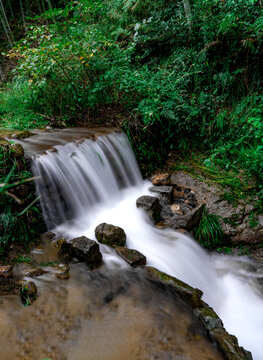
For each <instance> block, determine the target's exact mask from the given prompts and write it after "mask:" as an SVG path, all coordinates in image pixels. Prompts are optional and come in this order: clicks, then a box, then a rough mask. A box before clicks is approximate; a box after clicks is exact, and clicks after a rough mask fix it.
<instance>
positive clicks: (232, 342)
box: [210, 328, 253, 360]
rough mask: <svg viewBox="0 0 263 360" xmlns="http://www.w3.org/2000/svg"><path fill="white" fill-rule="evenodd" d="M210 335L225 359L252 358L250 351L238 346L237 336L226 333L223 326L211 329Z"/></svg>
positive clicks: (242, 359) (244, 359) (247, 359)
mask: <svg viewBox="0 0 263 360" xmlns="http://www.w3.org/2000/svg"><path fill="white" fill-rule="evenodd" d="M210 336H211V338H212V339H213V340H214V341H215V342H216V345H217V347H218V349H219V350H220V351H221V352H222V353H223V355H224V357H225V358H226V359H227V360H253V359H252V355H251V353H250V352H249V351H247V350H245V349H243V348H242V347H240V346H239V345H238V341H237V338H236V337H235V336H233V335H230V334H228V333H227V332H226V330H225V329H224V328H216V329H213V330H211V331H210Z"/></svg>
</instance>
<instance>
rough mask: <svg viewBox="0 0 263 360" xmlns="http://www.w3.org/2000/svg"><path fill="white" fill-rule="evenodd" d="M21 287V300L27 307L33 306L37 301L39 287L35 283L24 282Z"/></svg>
mask: <svg viewBox="0 0 263 360" xmlns="http://www.w3.org/2000/svg"><path fill="white" fill-rule="evenodd" d="M19 285H20V298H21V301H22V303H23V304H24V305H25V306H28V305H31V304H32V303H33V302H34V301H35V300H36V299H37V287H36V284H35V283H34V282H33V281H26V280H22V281H20V282H19Z"/></svg>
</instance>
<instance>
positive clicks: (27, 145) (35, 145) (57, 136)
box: [0, 127, 118, 156]
mask: <svg viewBox="0 0 263 360" xmlns="http://www.w3.org/2000/svg"><path fill="white" fill-rule="evenodd" d="M114 131H118V129H117V128H104V127H98V128H83V127H76V128H66V129H51V130H39V129H35V130H30V133H32V134H33V136H30V137H27V138H25V139H21V140H19V139H16V138H13V137H12V134H10V132H6V134H4V133H3V134H2V137H4V138H5V139H9V140H11V141H14V142H16V143H19V144H21V145H22V146H23V148H24V150H25V153H26V154H27V155H29V156H34V155H37V154H42V153H44V152H45V151H46V150H50V149H52V148H53V147H54V146H56V145H65V144H67V143H69V142H73V141H77V142H81V141H83V140H85V139H87V138H91V139H96V138H97V137H98V136H99V135H105V134H109V133H111V132H114ZM0 135H1V133H0Z"/></svg>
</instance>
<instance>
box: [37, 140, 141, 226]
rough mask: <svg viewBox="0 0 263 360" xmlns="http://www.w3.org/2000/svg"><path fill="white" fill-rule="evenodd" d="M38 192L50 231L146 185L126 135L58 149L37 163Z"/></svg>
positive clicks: (48, 153) (41, 157)
mask: <svg viewBox="0 0 263 360" xmlns="http://www.w3.org/2000/svg"><path fill="white" fill-rule="evenodd" d="M32 170H33V173H34V174H35V176H36V178H37V180H36V188H37V192H38V193H39V194H41V206H42V210H43V214H44V218H45V221H46V224H47V226H48V227H49V228H52V227H54V226H56V225H59V224H61V223H64V222H65V221H67V220H70V219H73V218H75V217H77V216H78V215H80V214H82V213H85V212H89V211H90V210H91V209H92V206H94V205H96V204H99V203H109V202H110V201H113V200H114V198H116V197H118V194H119V192H120V190H121V189H123V188H127V187H130V186H135V185H139V184H141V183H142V177H141V174H140V171H139V169H138V166H137V164H136V160H135V157H134V155H133V152H132V149H131V147H130V145H129V142H128V141H127V138H126V137H125V135H123V134H109V135H107V136H100V137H99V138H98V140H97V141H93V140H88V139H87V140H85V141H84V142H83V143H81V144H79V145H77V144H76V143H69V144H67V145H66V146H61V145H60V146H57V147H56V148H55V152H53V151H47V153H46V155H43V156H40V157H38V158H36V159H35V160H34V162H33V168H32Z"/></svg>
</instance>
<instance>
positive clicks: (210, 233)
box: [194, 210, 224, 250]
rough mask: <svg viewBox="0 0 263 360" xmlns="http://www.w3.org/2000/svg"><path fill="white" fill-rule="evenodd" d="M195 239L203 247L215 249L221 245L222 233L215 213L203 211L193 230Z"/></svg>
mask: <svg viewBox="0 0 263 360" xmlns="http://www.w3.org/2000/svg"><path fill="white" fill-rule="evenodd" d="M194 237H195V239H196V240H197V241H198V242H199V243H200V244H201V245H202V246H203V247H205V248H207V249H209V250H215V249H216V248H218V247H219V246H221V245H222V242H223V240H224V233H223V230H222V227H221V224H220V220H219V217H218V216H217V215H213V214H209V213H208V212H207V210H204V211H203V214H202V217H201V220H200V223H199V225H198V227H197V228H196V229H195V231H194Z"/></svg>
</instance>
